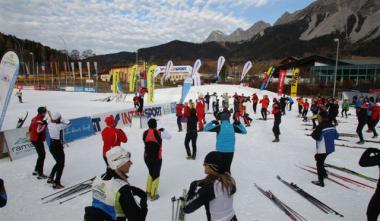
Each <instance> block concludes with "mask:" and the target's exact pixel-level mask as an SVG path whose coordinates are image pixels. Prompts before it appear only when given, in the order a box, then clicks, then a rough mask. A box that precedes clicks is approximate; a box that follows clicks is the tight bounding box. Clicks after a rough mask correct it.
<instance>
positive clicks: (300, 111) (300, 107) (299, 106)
mask: <svg viewBox="0 0 380 221" xmlns="http://www.w3.org/2000/svg"><path fill="white" fill-rule="evenodd" d="M298 114H300V115H301V114H302V105H298Z"/></svg>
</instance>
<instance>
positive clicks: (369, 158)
mask: <svg viewBox="0 0 380 221" xmlns="http://www.w3.org/2000/svg"><path fill="white" fill-rule="evenodd" d="M359 165H360V166H362V167H373V166H378V167H379V169H380V150H379V149H376V148H368V149H367V150H366V151H364V153H363V155H362V156H361V157H360V160H359ZM379 214H380V178H379V181H378V183H377V188H376V191H375V193H374V194H373V196H372V198H371V200H370V201H369V204H368V208H367V220H368V221H376V220H377V218H378V217H379Z"/></svg>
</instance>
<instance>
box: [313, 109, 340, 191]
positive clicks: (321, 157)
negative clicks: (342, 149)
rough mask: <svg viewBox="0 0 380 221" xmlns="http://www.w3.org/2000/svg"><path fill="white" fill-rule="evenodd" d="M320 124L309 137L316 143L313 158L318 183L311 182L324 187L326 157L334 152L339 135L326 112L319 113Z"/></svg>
mask: <svg viewBox="0 0 380 221" xmlns="http://www.w3.org/2000/svg"><path fill="white" fill-rule="evenodd" d="M319 121H320V123H319V124H318V126H317V127H316V128H315V130H314V131H313V133H312V134H311V137H312V138H313V139H314V140H315V141H316V152H317V153H316V154H315V156H314V158H315V160H316V161H317V171H318V181H312V183H313V184H315V185H317V186H321V187H324V186H325V184H324V182H323V180H324V178H326V177H327V173H326V170H325V166H324V164H325V160H326V157H327V156H328V155H329V154H330V153H332V152H334V151H335V143H334V142H335V140H336V139H338V137H339V135H338V132H337V130H336V129H335V127H334V126H333V125H332V123H331V122H330V121H329V116H328V113H327V112H326V111H321V112H319Z"/></svg>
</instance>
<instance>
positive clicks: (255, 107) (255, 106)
mask: <svg viewBox="0 0 380 221" xmlns="http://www.w3.org/2000/svg"><path fill="white" fill-rule="evenodd" d="M252 107H253V112H255V114H256V109H257V103H253V104H252Z"/></svg>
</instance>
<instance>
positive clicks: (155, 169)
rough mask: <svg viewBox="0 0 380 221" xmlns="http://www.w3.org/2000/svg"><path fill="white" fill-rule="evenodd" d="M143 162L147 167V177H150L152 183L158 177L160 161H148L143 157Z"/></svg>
mask: <svg viewBox="0 0 380 221" xmlns="http://www.w3.org/2000/svg"><path fill="white" fill-rule="evenodd" d="M144 161H145V165H146V166H147V167H148V171H149V175H150V176H151V177H152V180H153V181H154V180H155V179H157V178H158V177H160V172H161V165H162V160H148V159H147V158H146V157H145V158H144Z"/></svg>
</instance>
